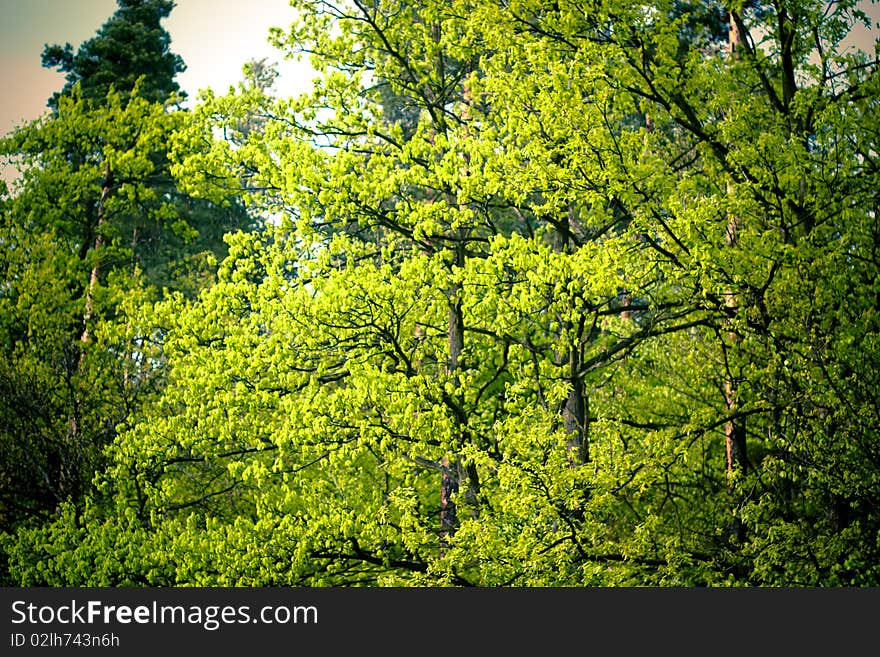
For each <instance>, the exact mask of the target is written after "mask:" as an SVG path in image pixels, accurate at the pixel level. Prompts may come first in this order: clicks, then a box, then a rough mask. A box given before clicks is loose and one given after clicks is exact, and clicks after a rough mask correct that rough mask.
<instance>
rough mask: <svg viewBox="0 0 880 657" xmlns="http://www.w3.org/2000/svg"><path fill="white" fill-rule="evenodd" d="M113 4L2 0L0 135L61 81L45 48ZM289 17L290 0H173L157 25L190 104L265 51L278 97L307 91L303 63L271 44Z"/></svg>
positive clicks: (76, 39)
mask: <svg viewBox="0 0 880 657" xmlns="http://www.w3.org/2000/svg"><path fill="white" fill-rule="evenodd" d="M116 9H117V4H116V0H0V134H4V133H6V132H8V131H9V130H10V129H12V128H13V127H15V126H16V125H18V124H20V123H22V122H23V121H29V120H31V119H35V118H37V117H38V116H39V115H41V114H42V113H43V112H45V111H46V110H47V108H46V101H47V100H48V99H49V97H50V96H51V95H52V94H53V93H54V92H56V91H59V90H60V89H61V87H63V86H64V74H63V73H59V72H57V71H54V70H50V69H46V68H43V67H42V65H41V63H40V54H41V53H42V52H43V47H44V46H45V45H46V44H47V43H48V44H59V45H62V46H63V45H64V44H65V43H70V44H71V45H72V46H73V48H74V51H76V49H77V48H79V46H80V44H81V43H82V42H83V41H86V40H87V39H90V38H92V37H93V36H95V33H96V32H97V31H98V30H99V29H100V28H101V26H102V25H103V24H104V23H105V22H106V21H107V19H108V18H110V17H111V16H112V15H113V13H114V12H115V11H116ZM293 18H294V12H293V9H291V8H290V6H289V5H288V0H176V6H175V8H174V9H172V10H171V14H170V15H169V16H168V18H167V19H165V20H164V21H163V23H162V25H163V27H164V28H165V29H166V30H167V31H168V33H169V34H170V35H171V51H172V52H174V53H176V54H178V55H180V56H181V57H182V58H183V61H184V63H185V64H186V67H187V68H186V71H184V72H183V73H180V74H178V75H177V82H178V84H179V85H180V87H181V89H183V90H184V91H186V92H187V94H189V99H188V101H187V105H189V106H192V104H193V102H194V101H195V99H196V96H197V95H198V92H199V90H200V89H203V88H206V87H211V88H212V89H214V90H215V91H217V92H218V93H224V92H225V91H226V90H227V88H228V87H229V86H230V85H234V84H236V83H238V82H239V81H241V80H242V77H243V76H242V70H241V67H242V65H243V64H244V63H245V62H246V61H247V60H249V59H262V58H263V57H268V58H269V60H270V61H275V62H277V63H278V67H279V71H280V72H281V77H279V79H278V81H277V82H276V85H275V91H276V92H277V93H278V95H279V96H282V97H286V96H293V95H298V94H299V93H301V92H303V91H306V90H308V88H309V87H310V84H311V79H312V77H313V76H314V73H313V72H312V70H311V68H310V67H309V65H308V63H307V62H305V61H302V62H299V61H296V60H290V59H288V60H285V59H284V53H282V52H281V51H280V50H278V49H276V48H275V47H273V46H272V45H270V44H269V42H268V35H269V28H270V27H273V26H277V27H281V28H285V29H286V28H287V26H288V25H289V24H290V23H291V22H292V20H293Z"/></svg>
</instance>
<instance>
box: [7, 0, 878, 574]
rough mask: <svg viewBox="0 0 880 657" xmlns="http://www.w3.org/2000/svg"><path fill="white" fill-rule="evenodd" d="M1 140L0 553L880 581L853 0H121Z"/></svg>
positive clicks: (46, 564) (191, 565)
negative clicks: (283, 13) (216, 43)
mask: <svg viewBox="0 0 880 657" xmlns="http://www.w3.org/2000/svg"><path fill="white" fill-rule="evenodd" d="M117 5H118V8H117V10H116V12H115V13H114V14H113V15H112V16H110V17H109V18H108V19H107V21H106V22H105V23H104V24H103V26H102V27H101V29H100V30H99V31H98V32H97V33H96V34H95V36H94V37H92V38H91V39H90V40H87V41H85V42H84V43H82V44H81V45H79V46H77V47H73V46H72V45H70V44H66V45H64V46H61V45H49V44H47V46H46V48H45V49H44V51H43V53H42V64H43V66H45V67H47V68H50V69H55V70H57V71H61V72H63V73H64V74H65V75H66V78H65V80H66V82H65V84H64V86H63V88H62V89H60V90H59V91H58V92H57V93H55V94H54V95H53V96H52V97H51V98H49V99H48V105H47V108H48V110H47V113H46V114H45V115H44V116H43V117H42V118H40V119H38V120H34V121H31V122H26V123H23V124H22V125H19V126H18V127H16V128H15V129H14V130H13V131H12V132H10V133H9V134H7V135H5V136H3V137H2V138H0V158H2V161H3V162H4V163H6V164H9V163H15V165H16V166H17V167H18V169H19V170H20V171H21V176H20V177H19V178H18V179H17V180H15V181H13V182H10V183H9V184H6V183H0V216H2V223H0V246H2V248H0V352H2V353H0V585H4V586H58V587H60V586H102V587H106V586H111V587H123V586H138V587H141V586H143V587H147V586H149V587H152V586H162V587H169V586H236V587H263V586H308V587H355V586H359V587H435V586H437V587H440V586H443V587H465V586H477V587H635V586H639V587H643V586H651V587H839V586H846V587H874V586H880V431H878V427H880V216H878V211H880V152H878V141H880V59H878V58H880V40H878V39H877V38H876V37H874V38H875V42H876V44H877V45H876V47H875V46H873V45H872V48H873V50H872V51H871V52H866V51H865V50H864V49H861V48H854V47H852V45H851V43H850V36H851V34H852V32H853V30H854V29H855V28H856V27H857V26H860V25H862V26H866V27H869V28H870V27H873V26H872V24H871V20H870V18H869V16H868V15H867V14H866V13H865V6H864V2H862V1H857V0H822V1H819V0H769V1H763V0H725V1H724V2H720V1H717V0H655V1H653V2H650V3H631V2H627V1H625V0H556V1H554V2H547V1H539V0H443V1H440V0H410V1H403V0H292V1H291V3H290V5H291V8H290V25H289V27H285V28H273V30H272V31H271V34H270V35H267V36H269V37H271V39H272V41H273V43H274V44H275V45H276V46H277V48H278V52H279V57H283V56H291V57H292V56H301V57H306V58H309V61H310V62H311V64H312V66H313V67H314V69H315V71H316V78H315V80H314V83H313V87H312V89H311V90H310V91H309V92H307V93H304V94H303V95H301V96H297V97H290V98H288V97H280V96H279V95H278V94H276V93H275V92H274V90H273V82H274V79H275V76H276V70H275V68H274V67H273V65H272V63H271V62H267V61H265V60H259V61H257V60H253V61H250V62H249V63H248V64H247V65H245V67H244V69H243V71H242V77H241V81H240V83H239V84H238V85H237V86H235V87H233V88H230V89H229V90H228V92H225V93H224V92H218V91H212V90H206V91H205V92H203V93H202V94H200V96H199V97H198V99H195V102H194V104H193V105H192V106H191V107H186V106H185V105H184V103H183V102H182V101H183V99H184V95H183V93H182V91H181V89H180V87H179V85H178V83H177V81H176V76H177V74H178V73H180V72H181V71H183V70H184V68H185V62H184V61H183V60H182V59H181V58H180V57H179V56H178V55H175V54H174V52H173V43H172V41H171V38H170V35H169V34H168V32H166V31H165V29H164V28H163V26H162V21H163V20H164V19H165V18H167V17H168V16H169V15H170V13H171V12H172V11H173V9H174V6H175V4H174V2H172V1H171V0H118V2H117Z"/></svg>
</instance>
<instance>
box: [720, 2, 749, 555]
mask: <svg viewBox="0 0 880 657" xmlns="http://www.w3.org/2000/svg"><path fill="white" fill-rule="evenodd" d="M729 21H730V29H729V35H728V45H729V48H730V58H731V59H733V58H735V57H737V56H738V49H739V43H740V38H739V37H740V35H739V30H738V29H737V26H736V23H735V22H734V19H733V16H732V15H730V16H729ZM733 191H734V190H733V184H732V183H731V182H730V181H728V183H727V193H728V197H731V196H732V195H733ZM739 231H740V219H739V217H737V216H736V214H735V213H732V214H730V216H729V217H728V223H727V229H726V235H725V243H726V245H727V247H728V248H736V246H737V242H738V239H739ZM725 297H726V298H725V305H726V307H727V315H728V322H732V321H733V319H734V318H735V317H736V315H737V314H738V313H739V299H738V298H737V295H736V292H735V291H733V290H729V291H728V292H727V294H726V295H725ZM727 339H728V341H729V343H730V344H731V345H735V344H736V343H737V342H738V341H739V337H738V336H737V334H736V332H735V331H733V330H730V331H728V333H727ZM725 361H727V362H725V371H724V383H723V393H724V406H725V409H726V411H727V413H728V415H729V416H730V418H731V419H729V420H728V421H727V422H726V423H725V425H724V447H725V456H726V463H727V492H728V495H729V496H730V499H731V504H732V505H733V509H732V513H733V519H732V521H731V525H730V529H729V534H730V538H731V539H732V540H733V541H735V542H736V543H741V542H742V541H743V540H744V539H745V527H744V525H743V523H742V520H741V519H740V518H739V516H738V515H737V514H738V507H739V505H740V502H741V499H740V495H739V493H738V482H737V478H738V476H739V475H742V474H744V473H745V472H746V468H747V465H748V455H747V453H746V421H745V418H743V417H735V413H736V410H737V403H738V400H737V397H738V395H739V381H738V377H737V376H736V374H735V372H734V371H733V370H732V367H731V365H730V363H729V361H728V359H727V358H725Z"/></svg>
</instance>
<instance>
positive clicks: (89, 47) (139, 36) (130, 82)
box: [42, 0, 186, 109]
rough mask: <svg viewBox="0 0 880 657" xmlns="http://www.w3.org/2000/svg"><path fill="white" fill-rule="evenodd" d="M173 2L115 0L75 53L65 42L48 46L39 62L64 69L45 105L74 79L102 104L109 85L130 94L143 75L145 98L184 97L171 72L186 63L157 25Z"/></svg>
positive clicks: (54, 105) (67, 90) (180, 69)
mask: <svg viewBox="0 0 880 657" xmlns="http://www.w3.org/2000/svg"><path fill="white" fill-rule="evenodd" d="M174 6H175V5H174V2H172V0H118V7H119V8H118V9H117V10H116V13H114V14H113V16H112V17H111V18H110V19H109V20H108V21H107V22H106V23H104V25H103V26H102V27H101V29H100V30H98V33H97V34H96V35H95V36H94V37H92V38H91V39H89V40H88V41H86V42H85V43H83V44H81V45H80V46H79V48H78V49H77V50H76V52H74V49H73V46H71V44H69V43H67V44H65V45H64V46H60V45H47V46H46V47H45V48H44V50H43V54H42V61H43V66H45V67H47V68H55V69H58V70H59V71H61V72H63V73H65V74H66V76H65V79H66V83H65V85H64V88H63V89H62V90H61V91H59V92H56V93H55V94H53V95H52V97H51V98H50V99H49V105H50V106H51V107H52V108H53V109H54V108H57V106H58V98H59V96H61V95H63V94H68V93H70V92H71V91H72V90H73V88H74V86H76V85H77V83H79V85H80V90H81V93H82V97H83V98H84V99H85V100H87V101H89V102H93V103H103V102H104V99H105V98H106V97H107V92H108V91H110V88H111V87H113V88H115V89H116V91H117V92H119V93H122V94H123V95H127V94H130V93H131V92H132V90H133V89H134V87H135V84H136V83H137V81H138V79H139V78H141V77H142V76H143V77H144V81H143V83H142V84H141V86H140V87H139V93H140V95H141V96H142V97H143V98H146V99H147V100H151V101H155V102H160V103H161V102H165V101H166V100H168V99H169V98H171V97H172V96H173V95H175V94H176V95H179V96H183V94H181V93H180V87H179V85H178V84H177V81H176V80H175V76H176V75H177V74H178V73H182V72H183V71H184V70H186V66H185V64H184V62H183V60H182V59H181V58H180V56H179V55H175V54H174V53H172V52H171V50H170V48H171V36H170V35H169V34H168V32H166V31H165V29H164V28H163V27H162V25H161V21H162V19H163V18H167V17H168V15H169V14H170V13H171V10H172V9H173V8H174Z"/></svg>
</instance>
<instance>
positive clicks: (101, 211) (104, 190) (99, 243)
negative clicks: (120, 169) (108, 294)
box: [80, 162, 113, 344]
mask: <svg viewBox="0 0 880 657" xmlns="http://www.w3.org/2000/svg"><path fill="white" fill-rule="evenodd" d="M112 183H113V172H112V171H111V169H110V162H107V163H106V164H105V165H104V181H103V183H102V184H101V198H100V200H99V201H98V220H97V222H96V223H95V246H94V249H93V250H94V252H95V253H96V254H98V255H100V249H101V247H103V246H104V236H103V235H102V234H101V229H102V228H103V227H104V222H105V220H106V204H107V197H108V196H109V195H110V186H111V185H112ZM100 275H101V262H100V259H99V257H98V258H96V259H95V264H94V265H92V272H91V275H90V276H89V286H88V288H87V289H86V309H85V313H84V314H83V332H82V335H81V336H80V341H81V342H82V343H83V344H85V343H87V342H88V341H89V340H90V339H91V336H90V335H89V322H90V321H91V319H92V314H93V313H94V303H95V301H94V294H95V288H96V287H97V285H98V279H99V277H100Z"/></svg>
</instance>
